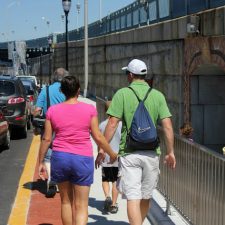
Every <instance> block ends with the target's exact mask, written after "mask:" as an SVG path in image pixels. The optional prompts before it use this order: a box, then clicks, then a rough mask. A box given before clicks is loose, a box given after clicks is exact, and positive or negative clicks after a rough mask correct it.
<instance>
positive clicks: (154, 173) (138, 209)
mask: <svg viewBox="0 0 225 225" xmlns="http://www.w3.org/2000/svg"><path fill="white" fill-rule="evenodd" d="M122 70H125V71H126V74H127V78H128V81H129V83H130V85H129V88H127V87H125V88H121V89H120V90H118V91H117V92H116V94H115V95H114V96H113V99H112V102H111V105H110V107H109V109H108V111H107V114H108V115H109V120H108V124H107V126H106V129H105V134H104V135H105V137H106V139H107V141H109V142H110V140H111V138H112V137H113V134H114V132H115V130H116V128H117V126H118V123H119V121H120V120H122V122H123V127H122V135H121V141H120V149H119V179H118V183H117V188H118V189H119V192H121V193H122V196H123V198H125V199H126V200H127V212H128V219H129V222H130V224H131V225H141V224H143V221H144V219H145V218H146V216H147V213H148V211H149V208H150V199H151V197H152V191H153V189H154V188H155V187H156V185H157V181H158V176H159V155H160V148H159V146H158V144H157V145H156V147H155V148H152V147H150V146H149V149H147V150H146V149H145V150H143V149H142V148H141V147H140V150H139V149H138V150H133V149H129V146H128V145H127V143H126V138H127V134H128V131H129V129H130V126H131V123H132V120H133V117H134V113H135V111H136V108H137V106H138V104H139V100H138V98H139V99H140V100H143V99H144V97H145V96H147V98H146V100H145V102H144V105H145V107H146V109H147V112H148V113H149V115H150V117H151V119H152V121H153V123H154V125H155V126H156V123H157V121H158V120H160V121H161V126H162V128H163V131H164V134H165V143H166V147H167V154H166V157H165V163H167V164H168V166H169V167H170V168H172V169H174V168H175V166H176V159H175V155H174V147H173V143H174V134H173V128H172V123H171V119H170V117H171V114H170V112H169V109H168V107H167V104H166V100H165V97H164V95H163V94H162V93H161V92H159V91H157V90H156V89H151V91H150V90H149V88H150V87H149V85H148V83H146V82H145V77H146V74H147V66H146V64H145V63H144V62H143V61H141V60H138V59H133V60H132V61H131V62H130V63H129V64H128V66H126V67H123V68H122ZM148 91H150V92H149V94H148V95H146V93H147V92H148ZM147 148H148V147H147Z"/></svg>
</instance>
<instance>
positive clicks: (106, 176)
mask: <svg viewBox="0 0 225 225" xmlns="http://www.w3.org/2000/svg"><path fill="white" fill-rule="evenodd" d="M117 178H118V167H102V181H103V182H104V181H106V182H115V181H117Z"/></svg>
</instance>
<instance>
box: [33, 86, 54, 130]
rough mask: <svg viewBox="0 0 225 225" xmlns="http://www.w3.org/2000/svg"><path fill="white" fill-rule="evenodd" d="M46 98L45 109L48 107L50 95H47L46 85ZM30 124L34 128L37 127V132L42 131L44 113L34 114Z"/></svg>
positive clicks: (47, 88)
mask: <svg viewBox="0 0 225 225" xmlns="http://www.w3.org/2000/svg"><path fill="white" fill-rule="evenodd" d="M46 98H47V99H46V100H47V109H48V108H49V107H50V97H49V86H47V87H46ZM32 125H33V127H34V128H37V129H38V130H39V131H38V133H43V129H44V126H45V115H43V114H42V115H39V116H35V117H34V118H33V121H32Z"/></svg>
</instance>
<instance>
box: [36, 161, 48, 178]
mask: <svg viewBox="0 0 225 225" xmlns="http://www.w3.org/2000/svg"><path fill="white" fill-rule="evenodd" d="M38 175H39V177H40V178H41V179H42V180H45V179H46V178H47V170H46V166H45V164H44V163H41V164H40V165H39V168H38Z"/></svg>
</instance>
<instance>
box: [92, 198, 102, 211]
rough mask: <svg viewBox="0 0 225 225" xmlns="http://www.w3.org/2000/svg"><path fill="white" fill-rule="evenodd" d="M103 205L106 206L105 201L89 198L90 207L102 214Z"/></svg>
mask: <svg viewBox="0 0 225 225" xmlns="http://www.w3.org/2000/svg"><path fill="white" fill-rule="evenodd" d="M103 205H104V201H102V200H96V198H89V206H90V207H92V208H96V209H97V210H99V211H100V212H102V209H103Z"/></svg>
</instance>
